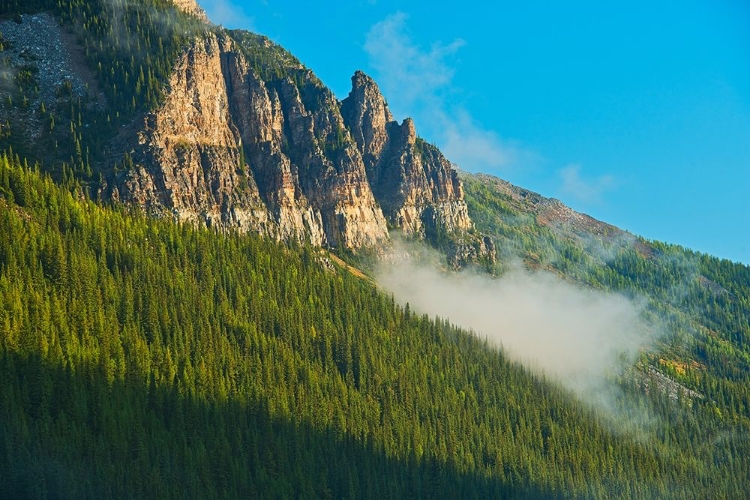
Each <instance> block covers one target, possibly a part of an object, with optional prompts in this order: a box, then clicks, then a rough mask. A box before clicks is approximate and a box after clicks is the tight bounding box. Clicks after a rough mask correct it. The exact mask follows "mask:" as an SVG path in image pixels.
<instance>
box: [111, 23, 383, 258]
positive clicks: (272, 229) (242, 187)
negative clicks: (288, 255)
mask: <svg viewBox="0 0 750 500" xmlns="http://www.w3.org/2000/svg"><path fill="white" fill-rule="evenodd" d="M300 85H302V86H303V87H304V88H305V89H306V92H307V93H309V94H311V98H312V99H311V100H310V102H312V103H313V104H314V105H315V107H314V109H307V106H306V105H305V102H304V100H303V96H302V94H301V92H300V89H299V88H298V86H297V84H295V83H294V82H292V81H291V79H289V78H286V79H282V80H280V81H278V82H275V83H274V84H273V85H272V84H269V83H267V82H264V81H263V80H262V79H260V78H259V77H258V75H257V74H256V73H255V72H254V71H253V70H252V69H251V68H249V67H248V64H247V62H246V59H245V57H244V56H243V55H242V53H241V52H240V51H239V50H238V49H237V47H236V46H235V44H234V42H233V41H232V40H231V39H230V38H229V37H226V36H223V35H215V34H210V35H205V36H203V37H201V38H199V39H196V41H195V42H194V43H193V45H192V46H191V47H190V49H189V50H187V51H186V53H185V54H184V55H183V56H182V57H181V58H180V59H179V61H178V62H177V64H176V66H175V69H174V72H173V74H172V76H171V79H170V82H169V89H168V92H167V94H166V99H165V102H164V104H163V105H162V106H161V108H160V109H158V110H156V111H155V112H154V113H152V114H150V115H149V116H147V117H146V119H145V124H144V126H143V127H142V130H141V132H140V133H139V140H138V145H137V146H135V147H134V148H133V151H132V155H133V160H134V164H135V166H134V167H133V168H131V169H130V170H128V171H126V172H124V173H123V174H121V175H120V178H119V179H118V180H117V182H116V183H115V184H116V186H117V187H116V188H115V193H116V195H117V196H118V197H120V198H121V199H122V200H123V201H129V202H134V203H137V204H140V205H142V206H145V207H147V208H149V209H150V210H152V211H156V212H171V213H172V214H173V215H175V216H176V217H178V218H179V219H181V220H191V221H199V222H201V221H202V222H205V223H207V224H208V225H212V226H218V227H223V228H238V229H240V230H243V231H256V232H260V233H262V234H266V235H269V236H272V237H275V238H278V239H284V240H288V239H297V240H299V241H308V242H310V243H311V244H313V245H319V246H320V245H325V246H343V247H345V248H359V247H363V246H372V245H376V244H377V243H379V242H380V241H382V240H385V239H387V237H388V233H387V228H386V222H385V218H384V217H383V214H382V211H381V210H380V207H379V206H378V205H377V203H376V202H375V198H374V196H373V194H372V191H371V189H370V186H369V184H368V182H367V175H366V173H365V167H364V164H363V162H362V157H361V155H360V153H359V150H358V149H357V148H356V147H355V145H354V143H353V142H352V140H351V138H350V137H349V135H348V132H347V131H346V130H345V128H344V124H343V119H342V118H341V115H340V112H339V110H338V103H337V102H336V100H335V98H334V97H333V95H332V94H331V93H330V91H328V90H327V89H325V88H324V87H323V86H322V85H321V84H320V83H319V82H317V79H315V78H314V76H312V75H311V74H310V75H308V76H307V78H306V79H304V81H303V82H302V84H300ZM334 138H336V139H337V140H338V142H337V143H336V144H334V146H335V147H329V145H330V143H331V141H333V139H334Z"/></svg>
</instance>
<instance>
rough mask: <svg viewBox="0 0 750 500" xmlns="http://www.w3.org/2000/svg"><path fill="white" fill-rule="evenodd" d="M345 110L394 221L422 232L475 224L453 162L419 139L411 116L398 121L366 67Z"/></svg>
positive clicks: (374, 185) (382, 203) (355, 78)
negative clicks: (401, 121) (395, 119)
mask: <svg viewBox="0 0 750 500" xmlns="http://www.w3.org/2000/svg"><path fill="white" fill-rule="evenodd" d="M341 111H342V115H343V117H344V120H345V122H346V125H347V126H348V127H349V130H351V133H352V136H353V138H354V140H355V141H356V143H357V147H358V148H359V150H360V153H361V154H362V157H363V159H364V163H365V168H366V171H367V176H368V179H369V181H370V183H371V185H372V190H373V192H374V193H375V197H376V199H377V200H378V202H379V203H380V206H381V207H382V208H383V212H384V213H385V215H386V217H387V218H388V220H389V221H390V222H391V224H393V225H394V226H396V227H398V228H401V229H402V230H403V231H404V232H406V233H409V234H416V235H420V236H425V235H426V234H427V235H429V233H456V232H461V231H466V230H468V229H469V228H471V220H470V219H469V215H468V211H467V208H466V202H465V201H464V199H463V188H462V186H461V181H460V180H459V178H458V175H457V173H456V171H455V169H454V168H453V166H452V165H451V164H450V162H449V161H448V160H446V159H445V157H444V156H443V155H442V153H441V152H440V151H439V150H438V149H437V148H435V147H434V146H431V145H429V144H427V143H425V142H424V141H422V140H421V139H419V138H418V137H417V133H416V130H415V128H414V122H413V121H412V120H411V119H410V118H407V119H406V120H404V122H403V123H401V124H400V125H399V124H398V123H397V122H395V121H394V120H393V116H392V115H391V112H390V111H389V109H388V106H387V104H386V102H385V99H384V98H383V96H382V94H381V93H380V90H379V89H378V86H377V84H376V83H375V82H374V81H373V80H372V79H371V78H370V77H368V76H367V75H365V74H364V73H362V72H361V71H358V72H357V73H355V74H354V76H353V77H352V91H351V93H350V94H349V96H348V97H347V98H346V99H345V100H344V101H343V102H342V104H341Z"/></svg>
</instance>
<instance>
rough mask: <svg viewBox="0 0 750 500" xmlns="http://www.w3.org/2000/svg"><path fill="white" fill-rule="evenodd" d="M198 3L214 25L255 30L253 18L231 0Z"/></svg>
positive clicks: (199, 0)
mask: <svg viewBox="0 0 750 500" xmlns="http://www.w3.org/2000/svg"><path fill="white" fill-rule="evenodd" d="M198 3H199V4H200V6H201V7H202V8H203V10H205V11H206V15H208V19H209V20H210V21H211V22H212V23H215V24H221V25H222V26H225V27H227V28H231V29H238V28H241V29H244V30H250V31H253V29H254V28H253V26H254V24H255V20H254V19H253V17H252V16H249V15H247V14H246V13H245V11H244V10H243V8H242V6H241V5H238V4H236V3H234V2H232V1H231V0H198Z"/></svg>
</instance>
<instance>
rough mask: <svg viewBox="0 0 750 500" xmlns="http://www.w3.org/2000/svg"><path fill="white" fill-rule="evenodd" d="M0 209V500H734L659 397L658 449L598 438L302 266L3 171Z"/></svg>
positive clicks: (487, 352) (742, 481)
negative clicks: (663, 417)
mask: <svg viewBox="0 0 750 500" xmlns="http://www.w3.org/2000/svg"><path fill="white" fill-rule="evenodd" d="M0 193H2V194H1V195H0V234H2V235H3V238H2V239H0V314H2V316H0V333H1V335H0V352H1V354H0V356H1V358H2V362H1V363H2V373H3V376H2V378H1V380H2V387H1V390H0V398H1V401H2V404H1V405H0V408H1V410H0V411H2V414H1V418H2V421H3V422H4V425H3V426H2V428H1V430H0V450H2V453H0V475H2V477H0V485H2V486H1V487H0V491H2V496H4V497H6V498H17V497H19V496H21V497H23V496H28V497H46V496H60V497H107V496H111V497H120V498H121V497H127V496H138V497H142V496H151V497H164V496H174V497H177V496H183V495H187V496H191V497H193V496H198V497H212V496H219V497H232V496H241V495H251V496H252V495H258V496H274V495H278V496H288V495H295V496H296V495H309V496H323V497H325V496H329V495H331V496H333V497H342V496H347V495H351V496H356V497H362V496H370V497H381V496H391V497H403V496H406V495H407V494H414V495H417V496H422V497H433V496H440V495H444V496H446V497H455V496H460V497H471V496H481V497H484V496H487V495H500V494H517V495H519V496H522V497H528V496H543V497H546V496H556V495H559V496H566V497H567V496H577V495H583V496H588V495H592V496H596V497H620V498H636V497H643V498H648V497H653V496H655V495H656V496H674V497H678V498H679V497H684V498H695V497H696V496H698V497H700V496H704V497H708V496H710V495H713V494H714V493H719V494H724V495H727V496H729V497H733V496H737V495H739V494H740V493H741V492H743V491H745V487H746V486H747V484H746V480H747V477H748V476H747V464H746V460H745V459H744V458H743V456H742V454H741V453H742V452H743V451H744V448H743V447H742V446H745V445H744V441H738V440H737V439H734V438H733V437H732V436H724V437H722V436H721V435H719V434H712V432H718V430H717V429H718V428H717V427H716V425H715V422H714V420H713V411H714V410H713V408H712V406H711V405H709V404H705V405H703V404H694V405H693V407H692V408H687V407H684V408H679V411H675V410H674V409H673V410H669V408H670V405H671V402H670V401H669V400H667V399H666V398H664V401H662V404H663V405H664V407H665V408H667V410H668V411H672V413H673V415H671V417H672V421H671V422H670V425H669V426H665V427H664V429H663V430H661V431H660V432H663V434H661V435H660V434H658V433H657V434H654V435H653V436H649V438H648V439H645V440H644V439H643V438H642V437H641V438H638V439H636V438H634V437H631V436H628V435H621V434H618V433H613V432H612V431H611V429H609V428H608V425H607V424H606V420H602V419H601V418H600V417H597V416H596V415H595V414H594V413H593V412H592V411H591V410H588V409H586V408H585V407H583V406H581V405H579V404H577V403H576V402H575V400H574V399H573V398H571V397H570V395H568V394H567V393H565V392H564V391H562V390H561V389H558V388H556V387H554V386H552V385H550V384H548V383H546V382H545V381H543V380H539V379H538V378H536V377H534V376H532V375H530V374H529V373H527V372H526V371H525V370H523V369H522V368H520V367H519V366H517V365H515V364H513V363H510V362H509V361H508V360H507V359H506V358H505V356H504V355H503V354H502V353H501V352H498V351H497V350H496V349H493V348H491V347H488V346H487V345H486V344H485V343H484V342H482V341H481V340H479V339H477V338H476V337H474V336H473V335H471V334H468V333H465V332H462V331H460V330H458V329H456V328H454V327H452V326H450V325H449V324H447V323H446V322H444V321H442V320H438V319H435V320H433V319H430V318H427V317H420V316H416V315H414V314H413V313H411V312H409V310H408V308H407V309H402V308H400V307H398V306H396V305H394V304H393V302H392V300H391V299H390V298H389V297H387V296H385V295H383V294H382V293H381V292H379V291H378V290H377V289H375V288H373V287H372V285H370V284H369V283H367V282H366V281H362V280H360V279H359V278H356V277H353V276H352V275H350V274H349V273H348V272H345V271H342V270H336V271H335V272H332V271H331V270H329V269H327V267H326V266H323V265H321V263H320V260H319V259H320V255H319V254H318V253H317V251H314V250H311V249H309V248H299V249H297V248H285V247H283V246H278V245H276V244H274V243H271V242H268V241H264V240H261V239H258V238H255V237H250V236H238V235H221V234H215V233H212V232H210V231H208V230H200V229H195V228H191V227H183V226H178V225H175V224H173V223H172V222H167V221H159V220H153V219H149V218H146V217H144V216H141V215H138V214H129V213H127V212H125V211H123V210H122V209H118V210H114V209H109V208H103V207H101V206H98V205H96V204H94V203H92V202H88V201H79V200H77V199H76V198H75V197H74V196H72V195H71V194H70V193H68V192H67V191H65V190H63V189H61V188H59V187H57V186H55V185H54V184H53V183H52V182H51V181H50V180H49V179H45V178H43V177H41V176H40V175H39V174H36V173H33V172H32V171H30V170H29V169H28V168H24V167H22V166H21V165H20V162H19V161H18V160H17V159H9V158H7V157H2V160H0ZM644 404H645V403H644ZM667 410H665V411H667Z"/></svg>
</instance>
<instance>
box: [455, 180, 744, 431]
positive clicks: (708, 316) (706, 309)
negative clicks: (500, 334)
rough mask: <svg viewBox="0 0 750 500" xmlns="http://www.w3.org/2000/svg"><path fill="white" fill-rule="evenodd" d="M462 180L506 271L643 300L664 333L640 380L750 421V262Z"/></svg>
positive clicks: (499, 185)
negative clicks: (534, 272)
mask: <svg viewBox="0 0 750 500" xmlns="http://www.w3.org/2000/svg"><path fill="white" fill-rule="evenodd" d="M463 177H464V181H465V186H466V197H467V200H468V205H469V213H470V214H471V216H472V218H473V219H474V221H475V222H476V225H477V228H478V229H479V230H480V231H482V232H484V233H486V234H488V235H490V237H491V238H492V239H493V240H494V242H495V244H496V246H497V248H498V254H499V262H498V269H497V271H498V272H502V270H503V267H504V266H505V265H506V264H507V263H508V262H510V261H513V260H518V259H522V260H523V262H524V263H525V265H526V266H527V267H529V268H534V269H539V268H541V269H545V270H547V271H551V272H554V273H556V274H558V275H560V276H562V277H564V278H565V279H567V280H569V281H573V282H576V283H578V284H580V285H582V286H585V287H589V288H593V289H600V290H607V291H614V292H618V293H620V294H624V295H627V296H631V297H636V298H639V299H642V300H644V301H645V302H646V303H647V310H648V314H649V316H650V317H651V318H652V319H653V321H655V322H657V323H658V324H660V325H662V326H661V328H662V329H663V338H662V339H661V343H660V345H658V346H657V347H656V348H655V349H653V350H651V351H650V352H645V353H643V356H642V359H641V360H640V362H639V363H638V365H637V366H636V368H637V373H636V375H635V378H636V379H639V380H640V381H641V383H642V384H643V385H644V386H646V387H647V386H649V385H651V386H654V387H658V388H660V389H661V390H662V392H663V393H664V394H668V395H670V397H673V398H675V399H676V398H677V394H678V393H680V394H682V395H683V396H684V397H686V398H687V399H690V398H693V397H700V398H705V399H706V400H707V401H711V402H712V404H715V405H716V408H717V412H718V414H720V415H722V418H724V419H725V420H726V421H727V422H730V421H731V422H742V425H744V426H748V427H750V414H749V413H748V408H750V267H748V266H745V265H742V264H738V263H733V262H729V261H726V260H719V259H717V258H715V257H711V256H709V255H703V254H700V253H696V252H692V251H690V250H687V249H684V248H681V247H679V246H676V245H668V244H664V243H660V242H655V241H647V240H645V239H643V238H638V237H636V236H634V235H632V234H630V233H627V232H625V231H622V230H621V229H618V228H616V227H614V226H611V225H609V224H606V223H604V222H601V221H598V220H596V219H594V218H592V217H589V216H587V215H584V214H581V213H578V212H575V211H574V210H571V209H570V208H568V207H566V206H565V205H563V204H562V203H560V202H559V201H558V200H553V199H549V198H545V197H543V196H540V195H538V194H536V193H533V192H530V191H528V190H525V189H523V188H519V187H517V186H513V185H512V184H510V183H508V182H506V181H503V180H500V179H497V178H495V177H492V176H489V175H469V174H465V175H463ZM696 395H699V396H696Z"/></svg>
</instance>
